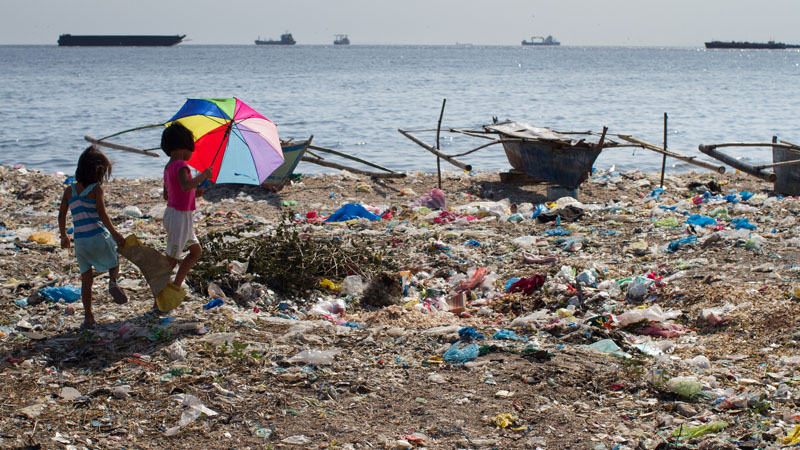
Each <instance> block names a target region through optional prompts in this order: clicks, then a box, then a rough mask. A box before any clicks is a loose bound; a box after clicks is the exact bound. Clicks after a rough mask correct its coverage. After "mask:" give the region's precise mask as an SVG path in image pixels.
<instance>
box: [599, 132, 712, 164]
mask: <svg viewBox="0 0 800 450" xmlns="http://www.w3.org/2000/svg"><path fill="white" fill-rule="evenodd" d="M615 136H617V137H618V138H620V139H622V140H623V141H628V142H630V143H633V144H637V145H639V146H641V147H642V148H644V149H647V150H652V151H654V152H656V153H663V154H665V155H667V156H669V157H670V158H675V159H678V160H681V161H683V162H687V163H689V164H693V165H695V166H697V167H702V168H704V169H708V170H713V171H715V172H718V173H725V166H718V165H715V164H713V163H710V162H706V161H703V160H702V159H697V157H696V156H689V155H684V154H682V153H677V152H673V151H670V150H664V149H663V148H661V147H659V146H657V145H654V144H650V143H648V142H645V141H643V140H641V139H636V138H635V137H633V136H627V135H624V134H617V135H615Z"/></svg>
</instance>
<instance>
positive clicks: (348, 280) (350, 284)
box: [342, 275, 364, 295]
mask: <svg viewBox="0 0 800 450" xmlns="http://www.w3.org/2000/svg"><path fill="white" fill-rule="evenodd" d="M362 292H364V281H363V280H361V276H360V275H348V276H346V277H345V278H344V280H342V294H344V295H359V294H361V293H362Z"/></svg>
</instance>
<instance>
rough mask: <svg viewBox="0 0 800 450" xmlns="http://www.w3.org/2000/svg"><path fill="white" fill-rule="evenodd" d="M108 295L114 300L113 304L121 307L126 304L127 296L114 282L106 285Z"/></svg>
mask: <svg viewBox="0 0 800 450" xmlns="http://www.w3.org/2000/svg"><path fill="white" fill-rule="evenodd" d="M108 293H109V294H111V298H113V299H114V303H116V304H118V305H122V304H124V303H127V302H128V296H127V295H125V292H124V291H123V290H122V288H121V287H119V285H117V283H116V282H113V281H111V282H109V283H108Z"/></svg>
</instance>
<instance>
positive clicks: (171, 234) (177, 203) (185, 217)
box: [153, 122, 211, 308]
mask: <svg viewBox="0 0 800 450" xmlns="http://www.w3.org/2000/svg"><path fill="white" fill-rule="evenodd" d="M161 149H162V150H164V153H166V154H167V156H169V157H170V158H169V162H168V163H167V165H166V167H164V200H166V201H167V209H166V210H165V211H164V220H163V221H164V227H165V228H166V229H167V258H168V259H169V262H170V264H172V267H173V268H174V267H175V265H177V264H178V260H179V259H180V257H181V255H182V254H183V252H184V250H185V249H187V248H188V250H189V255H187V256H186V257H185V258H183V261H181V264H180V266H179V267H178V273H177V274H176V275H175V281H174V282H173V283H174V284H175V286H178V287H180V286H181V284H182V283H183V280H184V279H185V278H186V275H187V274H188V273H189V270H190V269H191V268H192V266H193V265H194V264H195V263H196V262H197V260H198V259H200V254H201V252H202V250H201V248H200V241H198V240H197V236H195V234H194V221H193V220H192V213H193V212H194V210H195V203H194V199H195V197H199V196H201V195H203V190H202V189H199V188H198V187H197V186H198V185H200V183H202V182H203V181H205V180H206V179H209V178H211V168H210V167H209V168H208V169H206V170H204V171H202V172H200V173H199V174H198V175H197V176H196V177H194V178H192V172H191V170H190V169H189V165H188V164H187V163H186V161H188V160H189V159H190V158H191V157H192V152H194V136H193V135H192V132H191V131H190V130H189V129H187V128H186V127H184V126H183V125H181V124H180V123H178V122H174V123H172V124H171V125H170V126H168V127H167V128H166V129H165V130H164V133H163V134H162V135H161ZM153 307H154V308H157V306H156V305H153Z"/></svg>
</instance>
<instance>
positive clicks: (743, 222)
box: [731, 217, 758, 230]
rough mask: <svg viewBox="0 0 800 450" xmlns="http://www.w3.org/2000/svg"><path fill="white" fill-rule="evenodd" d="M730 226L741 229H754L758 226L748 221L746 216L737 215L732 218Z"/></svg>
mask: <svg viewBox="0 0 800 450" xmlns="http://www.w3.org/2000/svg"><path fill="white" fill-rule="evenodd" d="M731 226H733V227H734V228H735V229H737V230H741V229H742V228H744V229H745V230H755V229H756V228H758V227H757V226H755V225H753V224H752V223H750V221H749V220H747V217H739V218H736V219H732V220H731Z"/></svg>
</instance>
